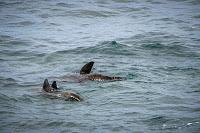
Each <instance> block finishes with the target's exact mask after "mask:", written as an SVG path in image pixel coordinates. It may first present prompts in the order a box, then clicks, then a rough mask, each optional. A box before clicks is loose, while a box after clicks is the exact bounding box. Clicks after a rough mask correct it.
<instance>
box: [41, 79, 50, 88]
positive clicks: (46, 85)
mask: <svg viewBox="0 0 200 133" xmlns="http://www.w3.org/2000/svg"><path fill="white" fill-rule="evenodd" d="M49 87H50V84H49V81H48V79H45V80H44V83H43V89H44V90H46V89H47V88H49Z"/></svg>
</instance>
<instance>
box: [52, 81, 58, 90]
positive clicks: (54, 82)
mask: <svg viewBox="0 0 200 133" xmlns="http://www.w3.org/2000/svg"><path fill="white" fill-rule="evenodd" d="M51 87H52V88H54V89H56V90H57V89H58V87H57V84H56V81H53V83H52V85H51Z"/></svg>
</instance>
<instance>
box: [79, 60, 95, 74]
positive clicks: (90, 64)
mask: <svg viewBox="0 0 200 133" xmlns="http://www.w3.org/2000/svg"><path fill="white" fill-rule="evenodd" d="M93 64H94V62H93V61H91V62H88V63H87V64H85V65H84V66H83V67H82V68H81V70H80V74H89V73H90V72H91V69H92V67H93Z"/></svg>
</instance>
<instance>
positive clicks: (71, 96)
mask: <svg viewBox="0 0 200 133" xmlns="http://www.w3.org/2000/svg"><path fill="white" fill-rule="evenodd" d="M43 91H44V92H45V93H47V94H49V95H51V96H56V97H63V98H65V99H66V100H69V101H78V102H80V101H82V100H83V99H82V98H81V97H80V96H79V95H77V94H75V93H72V92H67V91H65V92H62V91H59V90H58V87H57V83H56V81H53V83H52V84H51V85H50V84H49V82H48V79H45V80H44V83H43Z"/></svg>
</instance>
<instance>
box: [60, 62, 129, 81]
mask: <svg viewBox="0 0 200 133" xmlns="http://www.w3.org/2000/svg"><path fill="white" fill-rule="evenodd" d="M93 65H94V62H93V61H91V62H88V63H86V64H85V65H84V66H83V67H82V68H81V70H80V72H79V74H80V75H77V76H75V75H73V76H64V77H63V78H64V79H63V81H69V80H71V79H73V80H75V81H79V82H81V81H84V80H92V81H117V80H125V79H126V78H125V77H112V76H107V75H102V74H96V73H94V74H92V73H91V70H92V68H93Z"/></svg>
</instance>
